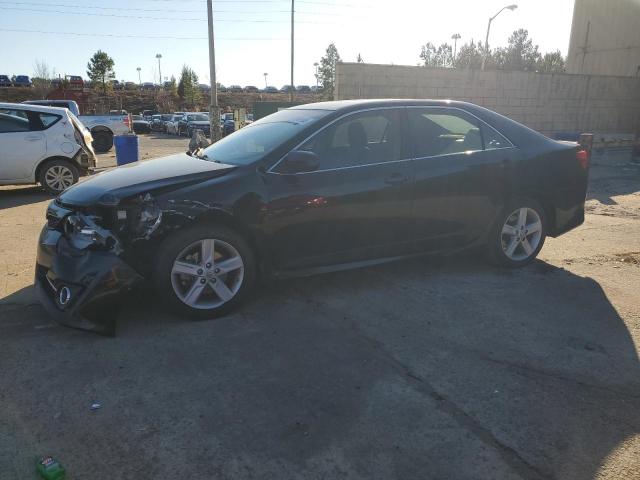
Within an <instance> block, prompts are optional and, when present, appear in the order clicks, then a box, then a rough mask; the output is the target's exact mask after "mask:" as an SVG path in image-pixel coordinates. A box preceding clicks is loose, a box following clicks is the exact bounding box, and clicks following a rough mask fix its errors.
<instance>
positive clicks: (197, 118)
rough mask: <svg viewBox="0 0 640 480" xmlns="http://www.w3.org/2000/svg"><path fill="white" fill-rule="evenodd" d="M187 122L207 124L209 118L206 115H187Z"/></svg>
mask: <svg viewBox="0 0 640 480" xmlns="http://www.w3.org/2000/svg"><path fill="white" fill-rule="evenodd" d="M187 121H189V122H208V121H209V117H208V116H207V115H202V114H196V115H187Z"/></svg>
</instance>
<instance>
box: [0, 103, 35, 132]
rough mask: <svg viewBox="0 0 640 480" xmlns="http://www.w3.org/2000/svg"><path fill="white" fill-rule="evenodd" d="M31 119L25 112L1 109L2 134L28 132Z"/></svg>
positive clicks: (0, 129) (0, 127)
mask: <svg viewBox="0 0 640 480" xmlns="http://www.w3.org/2000/svg"><path fill="white" fill-rule="evenodd" d="M29 130H30V128H29V117H28V115H27V112H26V111H25V110H17V109H9V108H0V133H12V132H28V131H29Z"/></svg>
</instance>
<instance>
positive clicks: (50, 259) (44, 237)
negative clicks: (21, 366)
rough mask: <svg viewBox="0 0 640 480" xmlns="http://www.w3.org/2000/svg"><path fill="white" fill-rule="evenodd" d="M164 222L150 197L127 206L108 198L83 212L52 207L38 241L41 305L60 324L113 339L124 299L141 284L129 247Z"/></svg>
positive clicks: (130, 201) (138, 198)
mask: <svg viewBox="0 0 640 480" xmlns="http://www.w3.org/2000/svg"><path fill="white" fill-rule="evenodd" d="M161 220H162V211H161V209H160V208H159V207H158V205H157V204H156V202H155V200H154V199H153V197H152V196H151V195H150V194H145V195H137V196H134V197H133V198H130V199H128V200H127V201H126V202H120V201H119V200H117V199H115V198H110V197H109V195H106V196H104V197H103V198H102V199H101V202H100V204H99V205H96V206H95V207H92V208H82V209H75V208H73V207H69V206H67V205H64V204H61V203H60V202H59V200H55V201H53V202H52V203H51V204H50V205H49V208H48V209H47V224H46V225H45V226H44V228H43V230H42V232H41V234H40V239H39V241H38V254H37V259H36V274H35V287H36V292H37V295H38V298H39V300H40V302H41V303H42V304H43V305H44V307H45V308H46V309H47V311H48V312H49V313H50V314H51V315H52V316H53V317H54V319H55V320H56V321H57V322H58V323H60V324H63V325H66V326H69V327H74V328H78V329H82V330H90V331H93V332H97V333H100V334H103V335H115V329H116V318H117V315H118V312H119V309H120V304H121V297H122V295H123V294H125V293H126V292H128V291H130V290H131V289H132V288H133V287H134V286H135V285H136V284H137V283H138V282H139V281H141V280H142V278H143V277H142V275H140V273H138V271H137V269H136V268H135V267H134V266H132V265H131V264H130V263H129V262H128V261H126V259H125V255H124V252H125V249H126V246H127V245H129V244H131V243H134V242H137V241H140V240H145V239H148V238H149V237H150V236H151V235H152V234H153V233H154V232H155V231H156V230H157V229H158V227H159V225H160V222H161Z"/></svg>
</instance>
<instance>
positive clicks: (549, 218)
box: [505, 190, 556, 236]
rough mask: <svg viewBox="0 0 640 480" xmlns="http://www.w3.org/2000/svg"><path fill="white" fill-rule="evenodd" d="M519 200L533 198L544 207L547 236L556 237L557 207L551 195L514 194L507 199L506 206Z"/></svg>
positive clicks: (540, 192) (532, 191)
mask: <svg viewBox="0 0 640 480" xmlns="http://www.w3.org/2000/svg"><path fill="white" fill-rule="evenodd" d="M517 198H531V199H533V200H535V201H536V202H538V203H540V205H542V208H543V209H544V212H543V213H544V217H545V221H546V223H547V231H546V234H547V235H548V236H554V234H555V231H556V205H555V202H554V201H553V199H552V198H551V195H550V194H548V193H545V192H542V191H540V190H525V191H523V192H520V193H518V194H516V193H515V192H512V193H511V194H510V195H509V197H508V198H507V203H506V204H505V205H508V204H509V203H510V202H511V201H513V200H515V199H517Z"/></svg>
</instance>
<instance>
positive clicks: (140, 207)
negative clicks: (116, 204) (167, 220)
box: [117, 193, 162, 239]
mask: <svg viewBox="0 0 640 480" xmlns="http://www.w3.org/2000/svg"><path fill="white" fill-rule="evenodd" d="M127 207H128V208H124V209H122V208H121V209H118V211H117V218H118V220H119V221H125V222H126V223H127V225H128V227H129V229H130V230H129V231H130V233H131V234H132V236H133V237H134V239H135V238H149V237H150V236H151V235H152V234H153V233H154V232H155V231H156V230H157V229H158V227H159V226H160V222H161V221H162V210H161V209H160V206H159V205H158V202H157V201H156V199H155V198H154V197H153V196H152V195H151V194H150V193H145V194H143V195H138V196H136V197H134V198H133V199H131V200H130V201H129V202H128V205H127Z"/></svg>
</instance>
